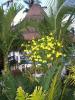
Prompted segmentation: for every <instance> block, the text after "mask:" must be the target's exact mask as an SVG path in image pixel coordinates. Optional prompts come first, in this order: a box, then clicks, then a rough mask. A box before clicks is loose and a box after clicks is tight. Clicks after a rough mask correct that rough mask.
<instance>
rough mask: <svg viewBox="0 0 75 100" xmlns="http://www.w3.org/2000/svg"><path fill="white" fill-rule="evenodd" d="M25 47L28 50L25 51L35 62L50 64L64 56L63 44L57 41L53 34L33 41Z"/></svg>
mask: <svg viewBox="0 0 75 100" xmlns="http://www.w3.org/2000/svg"><path fill="white" fill-rule="evenodd" d="M22 45H23V44H22ZM23 46H24V47H25V48H26V49H25V50H24V51H25V52H28V53H27V56H28V57H29V59H30V60H32V61H35V62H41V63H48V62H50V61H53V60H54V59H58V58H60V57H61V56H62V55H63V53H62V48H63V45H62V42H60V41H58V40H56V39H55V38H54V36H53V34H52V33H50V34H49V35H48V36H42V38H40V39H38V40H34V39H33V40H32V41H31V42H28V45H23Z"/></svg>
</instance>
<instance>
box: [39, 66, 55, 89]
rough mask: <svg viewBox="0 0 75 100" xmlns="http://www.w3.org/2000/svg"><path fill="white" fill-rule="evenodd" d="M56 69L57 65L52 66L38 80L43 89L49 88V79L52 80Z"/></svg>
mask: <svg viewBox="0 0 75 100" xmlns="http://www.w3.org/2000/svg"><path fill="white" fill-rule="evenodd" d="M56 71H57V66H52V67H51V68H50V69H49V70H48V71H47V72H46V74H45V75H44V76H43V77H42V79H41V80H40V84H41V85H42V87H43V89H44V90H48V89H49V86H50V84H51V81H52V79H53V77H54V75H55V73H56Z"/></svg>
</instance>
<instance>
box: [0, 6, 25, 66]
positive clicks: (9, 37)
mask: <svg viewBox="0 0 75 100" xmlns="http://www.w3.org/2000/svg"><path fill="white" fill-rule="evenodd" d="M16 12H17V10H16V7H15V6H12V7H10V8H9V10H8V11H7V13H5V12H4V10H3V9H2V8H0V51H1V53H2V55H3V56H2V57H0V59H1V58H3V60H4V61H3V62H4V68H5V66H6V65H7V60H8V52H9V51H10V48H11V45H12V43H13V41H14V40H15V39H16V38H17V36H18V35H19V33H21V32H20V31H19V30H20V29H22V26H23V25H25V24H23V23H20V24H18V25H17V26H15V27H14V26H11V23H12V21H13V19H14V17H15V15H16ZM23 22H24V21H23Z"/></svg>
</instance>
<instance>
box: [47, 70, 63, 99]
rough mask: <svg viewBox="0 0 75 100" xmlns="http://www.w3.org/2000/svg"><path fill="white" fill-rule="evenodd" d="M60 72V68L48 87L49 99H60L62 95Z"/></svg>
mask: <svg viewBox="0 0 75 100" xmlns="http://www.w3.org/2000/svg"><path fill="white" fill-rule="evenodd" d="M59 72H60V69H58V72H57V73H56V74H55V76H54V78H53V79H52V82H51V84H50V87H49V89H48V95H47V100H59V98H60V96H61V79H60V76H59Z"/></svg>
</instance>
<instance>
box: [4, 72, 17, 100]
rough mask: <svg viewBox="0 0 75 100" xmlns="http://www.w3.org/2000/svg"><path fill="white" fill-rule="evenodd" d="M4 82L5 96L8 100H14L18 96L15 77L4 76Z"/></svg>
mask: <svg viewBox="0 0 75 100" xmlns="http://www.w3.org/2000/svg"><path fill="white" fill-rule="evenodd" d="M3 81H4V83H3V84H4V86H3V90H2V92H3V94H4V95H5V96H6V97H7V98H8V100H13V99H14V98H15V94H16V81H15V80H14V77H13V76H12V75H11V74H10V73H8V74H6V75H4V76H3Z"/></svg>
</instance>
